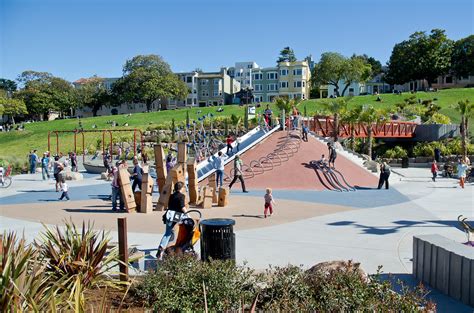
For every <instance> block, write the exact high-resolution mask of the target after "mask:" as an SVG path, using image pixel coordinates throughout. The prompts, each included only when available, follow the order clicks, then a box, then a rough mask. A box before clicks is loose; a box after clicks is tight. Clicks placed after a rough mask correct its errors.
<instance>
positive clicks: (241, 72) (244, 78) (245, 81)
mask: <svg viewBox="0 0 474 313" xmlns="http://www.w3.org/2000/svg"><path fill="white" fill-rule="evenodd" d="M259 68H260V67H259V66H258V64H257V63H255V62H253V61H248V62H235V66H233V67H230V68H229V69H228V75H229V76H230V77H232V78H234V79H235V80H236V81H238V82H239V83H240V86H241V88H246V87H250V88H253V79H252V74H253V73H254V72H255V71H256V70H258V69H259Z"/></svg>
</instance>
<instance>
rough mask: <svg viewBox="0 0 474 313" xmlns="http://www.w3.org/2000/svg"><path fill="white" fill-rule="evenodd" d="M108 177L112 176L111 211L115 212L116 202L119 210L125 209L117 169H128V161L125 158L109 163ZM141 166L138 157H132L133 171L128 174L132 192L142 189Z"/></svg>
mask: <svg viewBox="0 0 474 313" xmlns="http://www.w3.org/2000/svg"><path fill="white" fill-rule="evenodd" d="M109 168H110V170H109V174H108V175H109V177H111V178H112V183H111V187H112V194H111V197H110V198H111V200H112V211H114V212H116V211H118V210H117V203H118V207H119V209H120V211H125V202H124V199H123V195H122V190H121V189H120V184H121V182H120V175H119V171H120V169H122V168H125V169H127V170H128V163H127V161H126V160H120V161H117V162H115V165H113V166H110V165H109ZM143 173H144V172H143V167H142V165H141V164H140V162H139V161H138V158H136V157H134V158H133V171H132V174H131V175H130V179H131V180H133V183H132V192H135V190H136V189H137V187H138V189H139V190H141V189H142V181H143Z"/></svg>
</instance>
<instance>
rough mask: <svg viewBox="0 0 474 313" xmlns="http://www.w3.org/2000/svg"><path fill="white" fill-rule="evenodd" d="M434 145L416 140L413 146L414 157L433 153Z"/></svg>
mask: <svg viewBox="0 0 474 313" xmlns="http://www.w3.org/2000/svg"><path fill="white" fill-rule="evenodd" d="M434 149H435V147H434V145H432V144H431V143H426V142H418V143H417V144H416V145H415V147H414V148H413V155H414V156H415V157H430V156H433V155H434Z"/></svg>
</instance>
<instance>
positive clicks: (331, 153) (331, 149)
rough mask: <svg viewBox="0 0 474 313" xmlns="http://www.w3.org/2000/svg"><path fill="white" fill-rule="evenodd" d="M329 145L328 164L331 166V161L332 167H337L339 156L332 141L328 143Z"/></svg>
mask: <svg viewBox="0 0 474 313" xmlns="http://www.w3.org/2000/svg"><path fill="white" fill-rule="evenodd" d="M327 146H328V155H329V161H328V166H329V167H331V163H332V168H334V169H335V168H336V164H335V162H336V158H337V152H336V148H335V147H334V145H332V144H331V143H330V142H328V143H327Z"/></svg>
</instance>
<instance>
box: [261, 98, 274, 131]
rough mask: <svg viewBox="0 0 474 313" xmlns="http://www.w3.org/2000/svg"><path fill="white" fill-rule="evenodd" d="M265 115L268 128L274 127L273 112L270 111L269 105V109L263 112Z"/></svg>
mask: <svg viewBox="0 0 474 313" xmlns="http://www.w3.org/2000/svg"><path fill="white" fill-rule="evenodd" d="M263 115H264V117H265V123H266V124H267V126H268V127H270V128H271V127H272V115H273V112H272V110H271V109H270V106H269V105H268V104H267V108H266V109H265V111H264V112H263Z"/></svg>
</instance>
